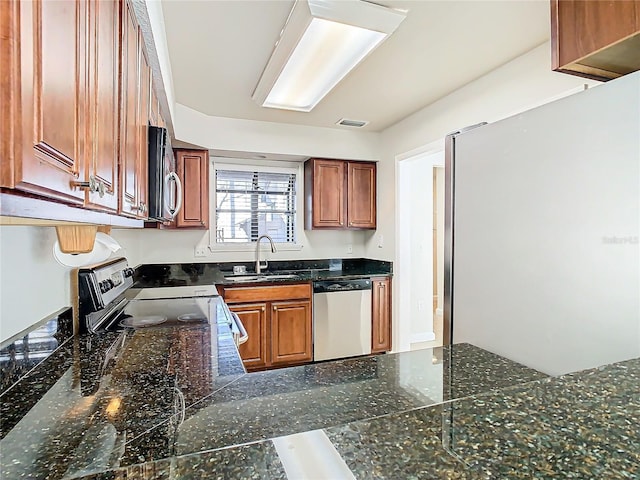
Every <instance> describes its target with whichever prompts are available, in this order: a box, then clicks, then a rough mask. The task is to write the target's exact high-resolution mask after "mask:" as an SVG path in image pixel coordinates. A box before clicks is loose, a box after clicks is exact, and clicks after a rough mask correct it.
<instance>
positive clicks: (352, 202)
mask: <svg viewBox="0 0 640 480" xmlns="http://www.w3.org/2000/svg"><path fill="white" fill-rule="evenodd" d="M304 178H305V229H307V230H312V229H375V228H376V164H375V163H374V162H352V161H346V160H332V159H321V158H312V159H309V160H307V161H306V162H305V168H304Z"/></svg>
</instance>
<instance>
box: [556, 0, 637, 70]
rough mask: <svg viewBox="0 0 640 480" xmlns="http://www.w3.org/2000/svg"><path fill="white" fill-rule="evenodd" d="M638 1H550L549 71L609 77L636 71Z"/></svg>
mask: <svg viewBox="0 0 640 480" xmlns="http://www.w3.org/2000/svg"><path fill="white" fill-rule="evenodd" d="M639 52H640V0H625V1H621V0H598V1H595V0H594V1H585V0H551V53H552V68H553V70H556V71H560V72H564V73H570V74H573V75H579V76H582V77H587V78H593V79H595V80H609V79H612V78H617V77H619V76H621V75H625V74H627V73H631V72H634V71H637V70H640V53H639Z"/></svg>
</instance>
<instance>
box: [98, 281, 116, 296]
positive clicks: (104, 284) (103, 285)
mask: <svg viewBox="0 0 640 480" xmlns="http://www.w3.org/2000/svg"><path fill="white" fill-rule="evenodd" d="M113 286H114V284H113V280H111V279H107V280H103V281H101V282H100V291H101V292H102V293H107V292H108V291H109V290H111V289H112V288H113Z"/></svg>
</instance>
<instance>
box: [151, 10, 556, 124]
mask: <svg viewBox="0 0 640 480" xmlns="http://www.w3.org/2000/svg"><path fill="white" fill-rule="evenodd" d="M376 3H382V4H384V5H386V6H390V7H394V8H400V9H406V10H408V15H407V18H406V19H405V21H404V22H403V23H402V24H401V25H400V27H399V28H398V30H397V31H396V32H395V33H394V34H393V35H392V36H391V37H390V38H389V39H388V40H387V41H386V42H385V43H383V44H382V45H381V46H380V47H378V49H377V50H375V51H374V52H373V53H372V54H371V55H370V56H369V57H368V58H366V59H365V60H364V62H363V63H362V64H361V65H359V66H358V67H357V68H356V69H355V70H354V71H353V72H352V73H351V74H349V75H348V76H347V77H346V78H345V79H344V80H343V81H342V83H340V84H339V85H338V86H337V87H336V88H335V89H334V90H333V91H332V92H330V93H329V95H327V96H326V97H325V98H324V100H322V101H321V102H320V104H319V105H318V106H317V107H316V108H315V109H314V110H313V111H311V112H309V113H301V112H290V111H284V110H274V109H268V108H262V107H259V106H258V105H257V104H255V103H254V101H253V100H252V99H251V94H252V93H253V89H254V88H255V85H256V83H257V81H258V79H259V77H260V74H261V73H262V70H263V68H264V66H265V64H266V62H267V60H268V58H269V55H270V54H271V51H272V49H273V45H274V43H275V41H276V40H277V39H278V36H279V34H280V30H281V29H282V26H283V25H284V23H285V20H286V18H287V15H288V13H289V11H290V9H291V6H292V5H293V1H292V0H208V1H204V0H197V1H191V0H182V1H178V0H162V8H163V13H164V21H165V26H166V35H167V42H168V47H169V56H170V61H171V69H172V72H173V82H174V89H175V99H176V102H178V103H181V104H183V105H186V106H188V107H191V108H193V109H195V110H198V111H200V112H203V113H205V114H207V115H213V116H220V117H231V118H241V119H250V120H262V121H269V122H282V123H293V124H301V125H310V126H319V127H334V128H342V129H344V128H352V127H339V126H336V125H335V123H336V122H337V121H338V120H340V119H341V118H349V119H353V120H364V121H368V122H370V123H369V124H368V125H367V126H365V127H363V128H362V129H361V130H368V131H381V130H384V129H385V128H387V127H389V126H390V125H393V124H394V123H396V122H398V121H399V120H401V119H403V118H405V117H407V116H408V115H410V114H411V113H413V112H415V111H417V110H420V109H421V108H423V107H425V106H427V105H429V104H431V103H433V102H435V101H436V100H438V99H439V98H441V97H443V96H445V95H447V94H449V93H451V92H452V91H454V90H456V89H458V88H460V87H461V86H463V85H465V84H467V83H469V82H471V81H473V80H475V79H476V78H478V77H480V76H482V75H484V74H486V73H488V72H489V71H491V70H493V69H495V68H496V67H498V66H500V65H502V64H504V63H506V62H508V61H510V60H512V59H513V58H515V57H517V56H519V55H521V54H523V53H525V52H527V51H529V50H531V49H532V48H534V47H536V46H538V45H540V44H541V43H543V42H545V41H546V40H547V39H548V38H549V30H550V27H549V25H550V20H549V2H548V1H546V0H532V1H525V0H502V1H486V0H475V1H460V0H448V1H430V0H382V1H380V2H378V1H376Z"/></svg>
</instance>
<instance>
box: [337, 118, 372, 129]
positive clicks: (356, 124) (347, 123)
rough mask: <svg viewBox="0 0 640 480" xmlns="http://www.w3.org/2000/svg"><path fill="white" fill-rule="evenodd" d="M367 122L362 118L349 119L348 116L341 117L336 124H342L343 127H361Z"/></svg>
mask: <svg viewBox="0 0 640 480" xmlns="http://www.w3.org/2000/svg"><path fill="white" fill-rule="evenodd" d="M367 123H369V122H364V121H362V120H349V119H348V118H343V119H342V120H340V121H338V122H336V125H342V126H345V127H355V128H362V127H364V126H365V125H366V124H367Z"/></svg>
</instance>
